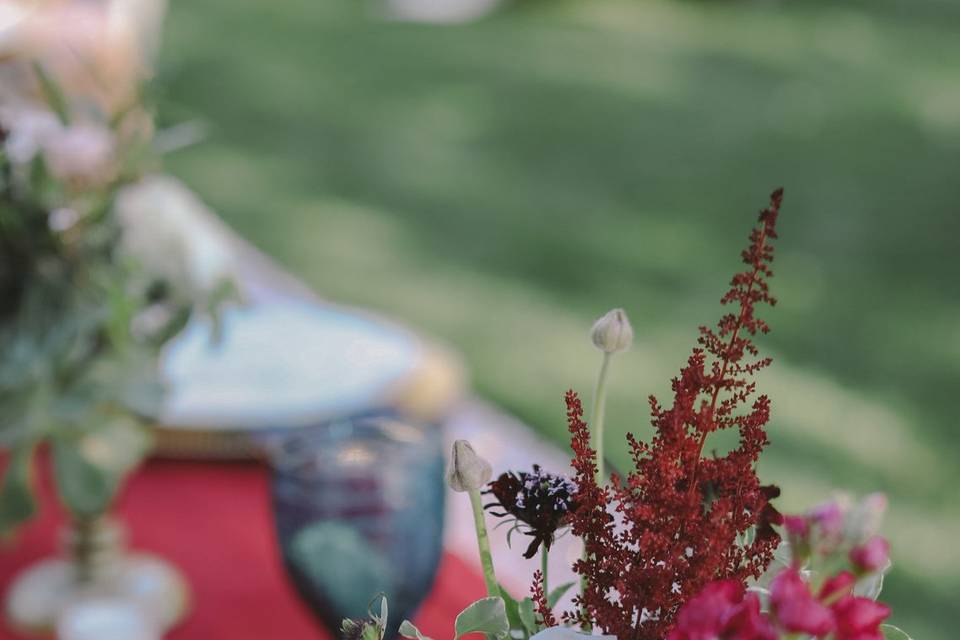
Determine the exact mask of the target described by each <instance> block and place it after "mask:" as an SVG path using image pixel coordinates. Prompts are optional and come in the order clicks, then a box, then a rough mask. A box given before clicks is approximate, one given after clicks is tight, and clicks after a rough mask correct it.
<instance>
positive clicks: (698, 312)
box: [162, 0, 960, 640]
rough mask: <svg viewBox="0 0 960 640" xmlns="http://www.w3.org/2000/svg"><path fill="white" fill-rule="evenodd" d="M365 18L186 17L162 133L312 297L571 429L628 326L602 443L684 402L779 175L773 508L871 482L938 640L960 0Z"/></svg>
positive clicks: (200, 181)
mask: <svg viewBox="0 0 960 640" xmlns="http://www.w3.org/2000/svg"><path fill="white" fill-rule="evenodd" d="M358 7H359V5H358V4H357V2H356V0H328V1H327V2H317V1H316V0H285V1H284V2H282V3H265V2H257V1H255V0H233V1H232V2H222V1H221V2H217V1H216V0H191V1H190V2H180V3H174V6H173V10H172V15H171V19H170V25H169V27H170V28H169V31H168V35H167V43H166V49H165V56H164V61H163V75H164V83H165V86H166V93H165V95H164V96H163V98H162V106H163V114H164V118H165V120H166V121H168V122H176V121H179V120H182V119H185V118H200V119H202V120H204V121H205V122H207V123H208V125H209V127H210V137H209V139H208V140H207V141H206V142H205V143H204V144H202V145H200V146H198V147H196V148H193V149H191V150H189V151H185V152H181V153H179V154H177V155H175V156H173V157H171V160H170V166H171V168H172V170H173V171H174V172H175V173H177V174H178V175H181V176H182V177H183V178H185V179H186V180H187V181H188V182H189V183H190V184H191V185H192V186H193V187H195V188H196V189H197V190H198V191H199V192H200V193H202V194H203V195H204V197H205V198H206V199H207V200H208V202H210V203H211V204H212V205H213V206H214V207H215V208H216V209H217V210H218V211H219V212H221V213H222V215H223V216H224V217H225V218H226V219H227V220H228V221H229V222H230V223H231V224H232V225H234V226H235V227H236V228H237V229H238V230H239V231H241V232H242V233H243V234H245V235H246V236H247V237H249V238H250V239H252V240H253V241H254V242H255V243H256V244H257V245H259V246H260V247H262V248H263V249H264V250H266V251H268V252H270V253H272V254H273V255H275V256H276V257H277V258H278V259H279V260H280V261H281V262H283V263H284V264H286V265H287V266H288V267H289V268H290V269H292V270H293V271H295V272H296V273H298V274H300V275H301V276H302V277H304V278H305V279H306V280H307V281H308V282H309V283H310V284H312V285H314V286H315V287H316V288H317V289H318V290H319V291H320V292H321V293H322V294H324V295H326V296H329V297H331V298H334V299H337V300H340V301H344V302H350V303H357V304H362V305H365V306H369V307H372V308H375V309H379V310H383V311H386V312H388V313H390V314H393V315H395V316H397V317H399V318H402V319H404V320H406V321H408V322H410V323H412V324H414V325H415V326H417V327H420V328H421V329H423V330H424V331H426V332H429V333H432V334H434V335H436V336H439V337H441V338H443V339H445V340H447V341H449V342H450V343H452V344H454V345H456V346H457V347H458V348H459V349H461V350H462V351H463V353H464V354H465V356H466V358H467V361H468V363H469V365H470V368H471V371H472V374H473V375H474V379H475V383H476V386H477V388H478V389H479V390H480V391H481V392H482V393H483V394H484V395H486V396H488V397H490V398H492V399H494V400H496V401H497V402H499V403H500V404H502V405H503V406H505V407H506V408H508V409H510V410H511V411H513V412H515V413H517V414H518V415H520V416H521V417H523V418H524V419H526V420H527V421H528V422H529V423H530V424H532V425H534V426H536V427H537V428H538V429H540V430H542V431H543V433H544V434H546V435H548V436H550V437H551V438H555V439H557V440H558V441H561V440H563V438H564V436H565V424H564V421H563V407H562V402H561V395H562V392H563V391H564V390H565V389H567V388H568V387H571V386H572V387H574V388H576V389H579V390H580V391H582V392H584V393H585V395H586V396H587V397H589V391H590V389H591V386H592V379H593V375H594V371H595V369H596V366H597V364H598V354H597V353H596V352H595V351H594V350H593V349H592V347H591V346H590V345H589V342H588V340H587V338H586V334H587V331H588V329H589V326H590V324H591V322H592V320H593V319H594V317H596V316H598V315H599V314H600V313H602V312H604V311H606V310H607V309H608V308H610V307H613V306H623V307H625V308H626V309H627V311H628V312H629V313H630V315H631V317H632V319H633V321H634V324H635V327H636V329H637V345H636V348H635V349H634V350H633V351H632V352H631V353H630V354H628V355H627V356H625V357H623V358H621V359H620V360H619V361H617V362H616V365H615V373H614V376H615V384H614V389H613V395H612V397H611V400H610V407H609V414H610V421H611V423H612V427H611V441H612V442H621V441H622V440H621V434H622V433H623V432H625V431H627V430H634V431H636V432H638V433H639V434H642V435H647V434H649V425H648V411H647V406H646V396H647V394H649V393H651V392H655V393H657V394H659V395H660V396H661V398H662V399H664V400H669V396H668V394H667V390H668V388H669V387H668V379H669V378H670V377H671V376H673V375H674V374H675V373H676V371H677V370H678V369H679V367H680V366H681V364H682V363H683V361H684V360H685V358H686V357H687V354H688V351H689V349H690V347H691V345H692V344H693V341H694V339H695V336H696V327H697V326H698V325H699V324H701V323H712V322H713V321H714V320H715V319H716V318H717V317H719V313H720V310H719V307H718V304H717V301H718V298H719V296H720V294H721V293H722V292H723V290H724V288H725V285H726V281H727V279H728V277H729V275H730V274H731V273H732V271H733V270H734V269H736V268H737V266H738V262H737V256H738V252H739V250H740V248H741V247H742V245H743V244H744V240H745V237H746V234H747V231H748V228H749V226H750V224H751V223H752V222H753V220H754V216H755V212H756V210H758V209H759V208H760V207H762V206H763V205H764V204H765V202H766V197H767V194H768V193H769V192H770V190H771V189H772V188H773V187H775V186H777V185H781V184H782V185H784V186H785V187H786V189H787V196H786V204H785V213H784V217H783V219H782V226H781V229H782V232H781V237H782V240H781V241H780V243H779V256H778V260H777V278H776V279H775V281H774V287H775V293H776V294H777V295H778V296H779V297H780V299H781V304H780V305H778V306H777V307H776V308H775V309H774V310H772V311H770V312H768V313H767V314H766V317H767V318H768V319H769V321H770V323H771V324H772V326H773V328H774V332H773V333H772V334H771V335H770V336H769V337H768V338H765V339H763V340H762V342H761V344H762V347H763V348H764V349H766V350H769V351H771V352H772V353H773V354H774V355H775V356H776V362H775V364H774V366H773V368H771V369H770V370H769V371H768V372H767V373H765V374H764V375H763V377H762V379H761V381H760V384H761V386H762V388H763V390H764V391H766V392H767V393H769V394H770V395H771V397H772V399H773V403H774V418H773V421H772V424H771V438H772V440H773V444H772V446H771V447H770V450H769V453H768V454H767V455H766V458H765V460H764V462H763V463H762V469H761V471H762V475H763V477H764V479H767V480H771V481H775V482H778V483H780V484H781V485H782V486H783V488H784V499H783V503H784V505H785V506H786V507H788V508H800V507H802V506H804V505H808V504H810V503H812V502H814V501H816V500H818V499H821V498H823V497H824V496H826V495H827V494H828V492H829V491H830V490H831V488H832V487H840V488H847V489H851V490H854V491H859V492H865V491H870V490H874V489H880V490H883V491H886V492H887V493H888V494H889V495H890V497H891V499H892V510H891V514H890V518H889V523H888V525H889V526H888V533H889V534H890V536H891V538H892V540H893V544H894V551H895V558H896V559H897V560H898V564H897V567H896V569H895V571H894V573H893V576H892V578H891V579H890V580H889V581H888V586H887V597H888V599H889V601H890V602H891V603H892V604H893V605H894V607H895V617H894V621H895V622H896V623H898V624H901V625H902V626H904V627H905V628H907V629H908V630H910V631H911V632H912V634H913V636H914V637H916V638H918V640H919V639H924V640H953V638H955V637H956V634H955V633H951V630H952V629H954V628H956V625H955V623H954V620H955V617H956V612H955V606H956V602H955V600H956V597H957V596H958V595H960V551H958V540H960V506H958V504H957V500H956V498H957V485H958V480H960V469H958V466H960V465H958V464H957V444H956V443H957V440H956V436H955V430H956V428H957V425H956V419H957V411H956V398H957V394H958V392H960V364H958V363H960V267H958V263H957V261H958V255H960V250H958V249H960V206H958V202H960V62H958V61H960V37H958V35H960V6H958V5H956V4H955V3H949V2H938V1H936V0H919V1H918V0H911V1H908V0H903V1H899V0H877V1H871V2H867V1H866V0H862V1H852V2H849V3H837V2H803V3H800V2H798V3H783V4H780V5H777V4H774V3H736V2H726V1H723V2H721V1H710V2H708V1H704V2H691V1H682V0H679V1H676V2H667V1H666V0H623V1H616V0H576V1H573V0H571V1H568V2H559V1H557V2H554V1H547V0H539V1H533V0H531V1H528V2H521V3H519V4H518V5H516V6H515V7H514V8H512V9H510V10H508V11H503V12H501V13H499V14H497V15H495V16H493V17H492V18H490V19H488V20H485V21H482V22H479V23H476V24H473V25H469V26H459V27H442V28H441V27H428V26H417V25H409V24H397V23H383V22H377V21H372V20H368V19H365V17H364V12H363V11H361V10H360V9H359V8H358ZM613 458H614V460H615V462H616V463H618V464H619V465H624V464H625V462H626V451H625V449H624V448H619V447H617V448H616V450H615V451H614V452H613Z"/></svg>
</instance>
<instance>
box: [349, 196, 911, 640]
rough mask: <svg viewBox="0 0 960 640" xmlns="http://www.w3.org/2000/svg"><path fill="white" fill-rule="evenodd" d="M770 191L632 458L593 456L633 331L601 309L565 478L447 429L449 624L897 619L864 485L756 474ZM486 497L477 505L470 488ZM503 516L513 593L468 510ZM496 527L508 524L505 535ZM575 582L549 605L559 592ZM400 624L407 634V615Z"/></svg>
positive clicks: (516, 636) (685, 632) (517, 628)
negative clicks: (785, 502) (464, 521)
mask: <svg viewBox="0 0 960 640" xmlns="http://www.w3.org/2000/svg"><path fill="white" fill-rule="evenodd" d="M782 196H783V193H782V190H777V191H775V192H774V193H773V194H772V196H771V199H770V204H769V206H768V207H767V208H765V209H764V210H763V211H762V212H761V213H760V216H759V221H758V223H757V225H756V226H755V227H754V228H753V230H752V231H751V233H750V237H749V244H748V246H747V248H746V249H745V250H744V251H743V252H742V254H741V257H742V260H743V263H744V265H745V269H744V270H743V271H741V272H739V273H737V274H736V275H734V276H733V278H732V280H731V283H730V289H729V290H728V291H727V292H726V293H725V294H724V295H723V297H722V298H721V303H722V304H723V305H725V306H728V308H729V309H730V310H729V311H728V312H727V313H725V314H724V315H723V316H722V317H721V319H720V321H719V322H718V323H717V325H716V327H715V328H708V327H705V326H704V327H700V336H699V339H698V343H697V346H696V347H695V348H694V349H693V351H692V353H691V354H690V356H689V358H688V359H687V361H686V364H685V365H684V366H683V368H682V369H681V370H680V373H679V375H678V376H677V377H675V378H674V379H673V380H672V392H673V398H672V401H671V403H670V404H669V405H665V404H661V403H660V401H659V400H657V399H656V398H654V397H651V398H650V409H651V416H652V424H653V427H654V435H653V437H652V439H651V440H650V441H649V442H642V441H640V440H639V439H637V438H636V437H634V436H633V435H628V436H627V439H626V443H625V445H626V446H627V447H628V449H629V452H630V456H631V459H632V461H633V469H632V470H631V471H630V472H629V473H627V474H626V475H619V474H607V473H606V471H605V469H604V440H603V422H604V402H605V396H606V380H607V376H608V372H609V368H610V363H611V361H612V359H613V357H614V355H615V354H616V353H618V352H620V351H623V350H625V349H627V348H629V347H630V345H631V342H632V340H633V330H632V328H631V327H630V323H629V321H628V319H627V317H626V314H625V313H624V312H623V311H622V310H620V309H616V310H614V311H611V312H610V313H608V314H606V315H605V316H603V317H602V318H600V320H598V321H597V323H596V325H595V326H594V328H593V332H592V339H593V342H594V344H595V345H596V346H597V347H598V348H599V349H600V350H601V351H602V352H603V360H602V364H601V367H600V373H599V376H598V381H597V386H596V389H595V392H594V397H593V405H592V410H591V415H590V420H589V422H588V421H586V420H585V417H584V408H583V404H582V401H581V400H580V398H579V396H578V395H577V394H576V393H574V392H573V391H568V392H567V393H566V396H565V402H566V408H567V421H568V427H569V432H570V439H571V448H572V451H573V460H572V464H571V466H572V469H573V475H572V477H564V476H561V475H556V474H553V473H548V472H546V471H545V470H544V469H542V468H540V467H539V466H536V465H535V466H534V467H533V469H532V470H530V471H526V470H522V471H511V470H507V471H505V472H504V473H502V474H501V475H499V476H498V477H497V478H496V479H493V471H492V469H491V466H490V464H489V463H487V462H486V461H485V460H484V459H483V458H482V456H481V455H479V454H478V452H476V451H474V449H473V447H472V446H471V445H470V443H468V442H465V441H458V442H457V443H455V444H454V448H453V456H452V460H451V464H450V472H449V477H448V482H449V485H450V487H451V488H452V489H453V490H454V491H458V492H463V493H466V494H467V495H468V496H469V499H470V501H471V504H472V507H473V515H474V521H475V526H476V533H477V542H478V548H479V553H480V558H481V565H482V567H483V573H484V578H485V582H486V588H487V594H486V597H485V598H483V599H481V600H478V601H477V602H475V603H473V604H472V605H470V606H469V607H468V608H467V609H466V610H464V611H463V612H462V613H461V614H460V616H459V617H458V618H457V621H456V624H455V627H456V628H455V630H454V638H455V640H456V639H457V638H459V637H460V636H462V635H464V634H466V633H470V632H482V633H484V634H486V635H487V637H488V638H491V639H500V640H505V639H507V638H510V639H512V640H529V639H530V638H536V639H537V640H548V639H550V640H561V639H565V640H566V639H573V638H575V637H580V636H581V635H590V634H593V635H598V634H599V635H602V636H604V637H608V638H616V639H617V640H778V639H779V640H801V639H802V640H807V639H814V638H816V639H830V640H883V639H888V640H889V639H899V640H902V639H903V638H907V637H908V636H907V635H906V634H905V633H903V632H902V631H900V630H899V629H897V628H895V627H893V626H891V625H888V624H885V620H886V619H887V617H888V616H889V614H890V609H889V607H887V606H886V605H884V604H882V603H880V602H877V597H878V596H879V593H880V588H881V586H882V580H883V575H884V573H885V572H886V571H887V570H888V569H889V566H890V563H889V559H888V555H889V547H888V544H887V542H886V541H885V540H884V539H883V538H881V537H879V536H878V535H877V530H878V527H879V521H880V519H881V516H882V513H883V510H884V508H885V501H884V499H883V497H882V496H879V495H873V496H868V497H867V498H866V499H864V500H863V501H862V502H859V503H853V502H852V501H850V500H849V499H833V500H831V501H829V502H826V503H824V504H822V505H819V506H817V507H814V508H813V509H811V510H810V511H809V512H808V513H806V514H802V515H787V516H784V515H782V514H781V513H780V512H779V511H778V510H777V509H776V507H775V506H774V504H773V501H774V500H775V499H776V498H777V497H778V496H779V495H780V489H779V488H778V487H776V486H774V485H770V484H764V483H763V482H762V481H761V480H760V478H759V477H758V475H757V470H756V467H757V461H758V459H759V457H760V456H761V455H762V453H763V450H764V448H765V446H766V445H767V443H768V439H767V433H766V425H767V423H768V421H769V419H770V415H771V401H770V399H769V398H768V397H767V396H766V395H763V394H762V393H758V390H757V386H756V382H755V380H754V374H755V373H756V372H757V371H759V370H760V369H762V368H764V367H767V366H768V365H770V364H771V360H770V358H768V357H764V356H762V355H761V354H760V352H759V350H758V348H757V346H756V345H755V343H754V340H755V338H756V337H757V336H760V335H762V334H765V333H767V331H768V330H769V327H768V325H767V323H766V322H765V321H764V320H763V319H762V317H761V316H760V315H759V309H760V307H761V306H764V305H773V304H775V299H774V298H773V296H772V295H771V292H770V288H769V284H768V283H769V279H770V278H771V277H772V275H773V271H772V269H771V264H772V262H773V255H774V252H773V242H774V240H775V239H776V238H777V231H776V225H777V217H778V214H779V211H780V206H781V201H782ZM725 430H726V431H733V432H735V433H736V434H737V435H738V438H737V444H736V446H734V447H733V448H731V449H730V450H729V451H727V452H726V453H722V454H721V453H717V452H714V451H709V452H708V448H707V446H706V445H707V442H708V439H709V437H710V436H711V434H714V433H716V432H719V431H725ZM485 496H486V500H487V502H486V504H484V499H485V498H484V497H485ZM488 514H489V515H490V516H493V517H495V518H501V519H506V520H507V524H509V525H510V529H509V531H510V534H509V535H512V534H515V533H520V534H522V535H524V536H526V537H527V538H528V540H529V542H528V544H526V545H525V547H524V549H523V551H522V553H523V555H524V556H525V557H527V558H530V557H534V556H535V555H536V554H538V553H539V554H540V555H541V558H542V559H543V563H542V568H541V569H540V570H538V571H536V572H535V573H534V575H533V576H532V577H531V586H530V595H529V597H527V598H524V599H520V600H518V599H515V598H513V597H512V596H511V594H509V593H508V592H507V591H506V590H505V589H503V588H502V587H501V585H500V584H499V583H498V582H497V578H496V574H495V567H494V559H493V558H492V556H491V552H490V545H489V541H488V533H487V528H486V522H485V516H486V515H488ZM563 533H569V534H571V535H573V536H575V537H576V538H579V539H580V540H581V541H582V544H583V553H582V556H581V557H580V559H579V560H577V561H576V562H575V563H574V564H573V567H572V569H573V571H574V573H576V574H577V575H578V576H579V577H580V584H579V585H570V584H567V585H562V586H557V587H552V585H550V584H549V583H548V575H547V562H546V559H547V554H548V553H549V550H550V547H551V545H552V544H553V542H554V540H555V539H556V537H557V536H559V535H561V534H563ZM509 535H508V540H509ZM573 588H576V593H575V595H573V597H572V598H571V599H570V604H569V606H568V607H567V608H565V609H564V610H562V611H560V610H558V603H559V602H560V600H561V598H563V596H564V594H565V593H566V592H567V591H568V590H570V589H573ZM387 629H388V628H387V622H386V608H385V604H384V605H383V607H382V609H381V611H380V613H379V614H377V615H373V614H371V617H370V618H369V619H367V620H348V621H345V622H344V626H343V631H344V635H345V637H347V638H364V639H365V640H380V639H381V638H383V637H384V635H385V633H387ZM399 633H400V635H402V636H404V637H407V638H410V639H411V640H425V639H424V637H423V635H422V634H421V633H420V632H419V631H418V630H417V629H416V627H414V626H413V625H412V624H411V623H410V622H409V621H403V623H402V624H401V625H400V627H399Z"/></svg>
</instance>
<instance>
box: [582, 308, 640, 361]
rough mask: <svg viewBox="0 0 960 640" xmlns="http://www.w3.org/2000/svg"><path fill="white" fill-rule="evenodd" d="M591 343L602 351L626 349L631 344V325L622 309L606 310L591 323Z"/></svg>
mask: <svg viewBox="0 0 960 640" xmlns="http://www.w3.org/2000/svg"><path fill="white" fill-rule="evenodd" d="M590 339H591V340H593V344H594V345H596V347H597V348H598V349H600V350H601V351H603V352H604V353H617V352H618V351H626V350H627V349H629V348H630V345H632V344H633V327H631V326H630V320H629V319H628V318H627V312H626V311H624V310H623V309H613V310H611V311H608V312H607V313H606V314H605V315H604V316H603V317H601V318H600V319H599V320H597V321H596V322H595V323H593V329H592V330H591V331H590Z"/></svg>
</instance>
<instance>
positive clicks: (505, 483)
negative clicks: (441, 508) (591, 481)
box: [484, 464, 577, 558]
mask: <svg viewBox="0 0 960 640" xmlns="http://www.w3.org/2000/svg"><path fill="white" fill-rule="evenodd" d="M488 486H489V488H488V489H487V490H486V491H484V494H491V495H493V497H494V498H496V502H491V503H490V504H488V505H486V506H485V508H486V509H488V510H489V511H490V513H491V514H492V515H494V516H496V517H498V518H503V517H510V516H512V517H513V518H515V519H516V521H517V522H516V526H517V527H518V528H519V529H520V530H521V531H522V532H523V533H524V534H525V535H528V536H531V537H532V538H533V540H531V541H530V545H529V546H528V547H527V550H526V551H525V552H524V554H523V556H524V557H525V558H532V557H533V556H534V555H535V554H536V553H537V549H539V548H540V545H544V546H545V547H546V548H547V549H549V548H550V545H552V544H553V539H554V536H555V535H556V533H557V531H558V530H560V529H561V528H563V527H564V526H566V525H567V524H569V522H570V516H571V514H572V513H573V512H574V511H575V510H576V508H577V501H576V493H577V485H576V483H574V482H573V481H572V480H570V479H569V478H567V477H565V476H561V475H558V474H555V473H548V472H546V471H543V470H542V469H541V468H540V465H536V464H535V465H533V471H532V472H527V471H519V472H513V471H510V472H507V473H504V474H501V475H500V477H499V478H497V479H496V480H494V481H493V482H491V483H490V484H489V485H488Z"/></svg>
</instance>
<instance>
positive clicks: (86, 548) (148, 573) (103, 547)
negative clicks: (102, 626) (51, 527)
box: [6, 517, 189, 635]
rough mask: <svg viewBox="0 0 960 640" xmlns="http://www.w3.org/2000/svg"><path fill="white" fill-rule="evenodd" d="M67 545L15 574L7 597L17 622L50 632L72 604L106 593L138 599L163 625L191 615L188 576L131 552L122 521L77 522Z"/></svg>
mask: <svg viewBox="0 0 960 640" xmlns="http://www.w3.org/2000/svg"><path fill="white" fill-rule="evenodd" d="M63 548H64V555H63V557H60V558H50V559H47V560H42V561H40V562H39V563H37V564H36V565H34V566H32V567H30V568H28V569H27V570H25V571H24V572H23V573H21V574H20V575H19V576H17V578H16V579H15V580H14V582H13V585H12V587H11V588H10V591H9V592H8V593H7V599H6V614H7V619H8V620H9V621H10V624H11V625H12V626H14V627H16V628H17V629H20V630H22V631H25V632H28V633H36V634H44V635H49V634H52V633H53V631H54V629H55V627H56V624H57V620H58V618H59V617H60V614H61V613H62V612H63V611H64V610H65V609H66V608H67V607H68V606H70V605H71V604H74V603H76V602H78V601H81V600H84V599H88V598H102V597H109V598H122V599H124V600H129V601H131V602H133V603H135V604H136V605H137V607H138V609H140V610H141V611H142V612H143V615H144V616H147V617H149V618H150V619H151V621H152V623H153V624H154V625H156V628H157V629H160V630H167V629H170V628H171V627H173V626H174V625H176V624H177V622H179V621H180V620H182V619H183V617H184V616H185V615H186V613H187V609H188V603H189V587H188V586H187V582H186V580H185V579H184V578H183V576H182V575H181V574H180V572H179V571H178V570H177V569H176V568H174V567H173V566H172V565H170V564H169V563H167V562H166V561H165V560H163V559H161V558H159V557H156V556H153V555H150V554H144V553H128V552H127V550H126V545H125V541H124V533H123V528H122V526H121V525H120V524H119V523H117V522H116V521H113V520H110V519H107V518H103V517H100V518H95V519H89V520H78V521H76V522H74V523H73V524H72V525H71V526H70V527H69V528H68V529H67V530H66V531H65V532H64V535H63Z"/></svg>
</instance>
